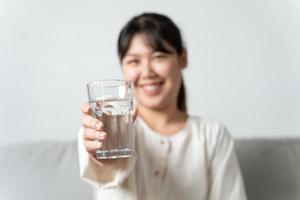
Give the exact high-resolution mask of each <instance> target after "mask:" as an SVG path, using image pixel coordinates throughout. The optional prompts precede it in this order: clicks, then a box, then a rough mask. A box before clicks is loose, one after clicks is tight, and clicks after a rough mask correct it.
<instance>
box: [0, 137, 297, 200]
mask: <svg viewBox="0 0 300 200" xmlns="http://www.w3.org/2000/svg"><path fill="white" fill-rule="evenodd" d="M235 144H236V151H237V155H238V158H239V162H240V165H241V169H242V173H243V176H244V180H245V185H246V190H247V194H248V198H249V200H299V199H300V173H299V170H300V139H277V140H271V139H269V140H266V139H251V140H250V139H249V140H236V143H235ZM21 199H22V200H89V199H93V194H92V189H91V188H90V186H89V185H88V184H86V183H85V182H83V181H82V180H81V179H80V178H79V169H78V158H77V145H76V142H75V141H70V142H53V141H52V142H49V141H48V142H35V143H27V144H18V145H4V146H3V145H2V146H1V147H0V200H21Z"/></svg>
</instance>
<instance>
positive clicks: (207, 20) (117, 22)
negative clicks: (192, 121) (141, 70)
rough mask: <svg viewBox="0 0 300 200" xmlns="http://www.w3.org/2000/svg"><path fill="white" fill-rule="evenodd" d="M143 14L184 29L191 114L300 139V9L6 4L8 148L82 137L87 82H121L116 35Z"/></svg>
mask: <svg viewBox="0 0 300 200" xmlns="http://www.w3.org/2000/svg"><path fill="white" fill-rule="evenodd" d="M143 11H158V12H163V13H165V14H168V15H169V16H170V17H171V18H173V19H174V21H175V22H177V23H178V25H179V26H180V27H181V29H182V33H183V36H184V38H185V42H186V45H187V48H188V53H189V66H188V68H187V69H186V70H185V72H184V77H185V80H186V85H187V89H188V97H189V110H190V113H191V114H193V115H199V116H205V117H209V118H215V119H219V120H221V121H223V122H224V123H225V124H226V125H227V126H228V128H229V130H230V131H231V133H232V134H233V136H234V137H295V136H298V137H299V136H300V123H297V122H299V121H300V106H299V102H300V56H299V55H300V37H299V35H300V3H299V1H296V0H286V1H279V0H274V1H267V0H264V1H259V0H254V1H238V0H227V1H221V0H216V1H205V0H200V1H191V0H186V1H181V2H176V3H175V2H174V1H170V0H168V1H163V2H162V1H159V0H152V1H138V0H134V1H131V2H129V1H121V0H120V1H116V0H112V1H92V0H88V1H79V0H75V1H71V0H51V1H50V0H45V1H38V0H15V1H11V0H0V141H1V142H0V143H11V142H17V141H29V140H40V139H57V140H60V139H70V138H76V135H77V130H78V128H79V126H80V120H81V113H80V109H79V108H80V105H81V103H83V102H84V101H86V99H87V96H86V91H85V83H86V82H88V81H90V80H94V79H107V78H120V77H121V73H120V67H119V61H118V59H117V55H116V39H117V35H118V32H119V30H120V29H121V27H122V26H123V25H124V23H125V22H126V21H127V20H128V19H129V18H131V17H132V16H133V15H135V14H138V13H140V12H143Z"/></svg>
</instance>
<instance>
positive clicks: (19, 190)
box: [0, 141, 92, 200]
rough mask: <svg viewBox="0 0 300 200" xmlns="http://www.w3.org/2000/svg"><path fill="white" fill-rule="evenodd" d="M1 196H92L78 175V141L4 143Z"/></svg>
mask: <svg viewBox="0 0 300 200" xmlns="http://www.w3.org/2000/svg"><path fill="white" fill-rule="evenodd" d="M0 199H3V200H20V199H23V200H60V199H61V200H69V199H70V200H71V199H72V200H82V199H85V200H89V199H92V191H91V188H90V186H89V185H88V184H86V183H85V182H83V181H82V180H81V179H80V178H79V168H78V153H77V145H76V142H75V141H72V142H54V141H53V142H35V143H27V144H18V145H5V146H1V147H0Z"/></svg>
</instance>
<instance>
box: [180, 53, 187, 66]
mask: <svg viewBox="0 0 300 200" xmlns="http://www.w3.org/2000/svg"><path fill="white" fill-rule="evenodd" d="M187 63H188V58H187V51H186V49H184V50H183V52H182V54H181V55H180V57H179V64H180V68H181V69H185V68H186V67H187Z"/></svg>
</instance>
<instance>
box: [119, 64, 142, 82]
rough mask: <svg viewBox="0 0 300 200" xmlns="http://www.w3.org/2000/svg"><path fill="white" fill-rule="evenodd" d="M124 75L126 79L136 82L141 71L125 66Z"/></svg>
mask: <svg viewBox="0 0 300 200" xmlns="http://www.w3.org/2000/svg"><path fill="white" fill-rule="evenodd" d="M123 75H124V78H125V79H126V80H129V81H132V82H136V81H137V79H138V76H139V71H138V70H137V69H133V68H125V67H124V68H123Z"/></svg>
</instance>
